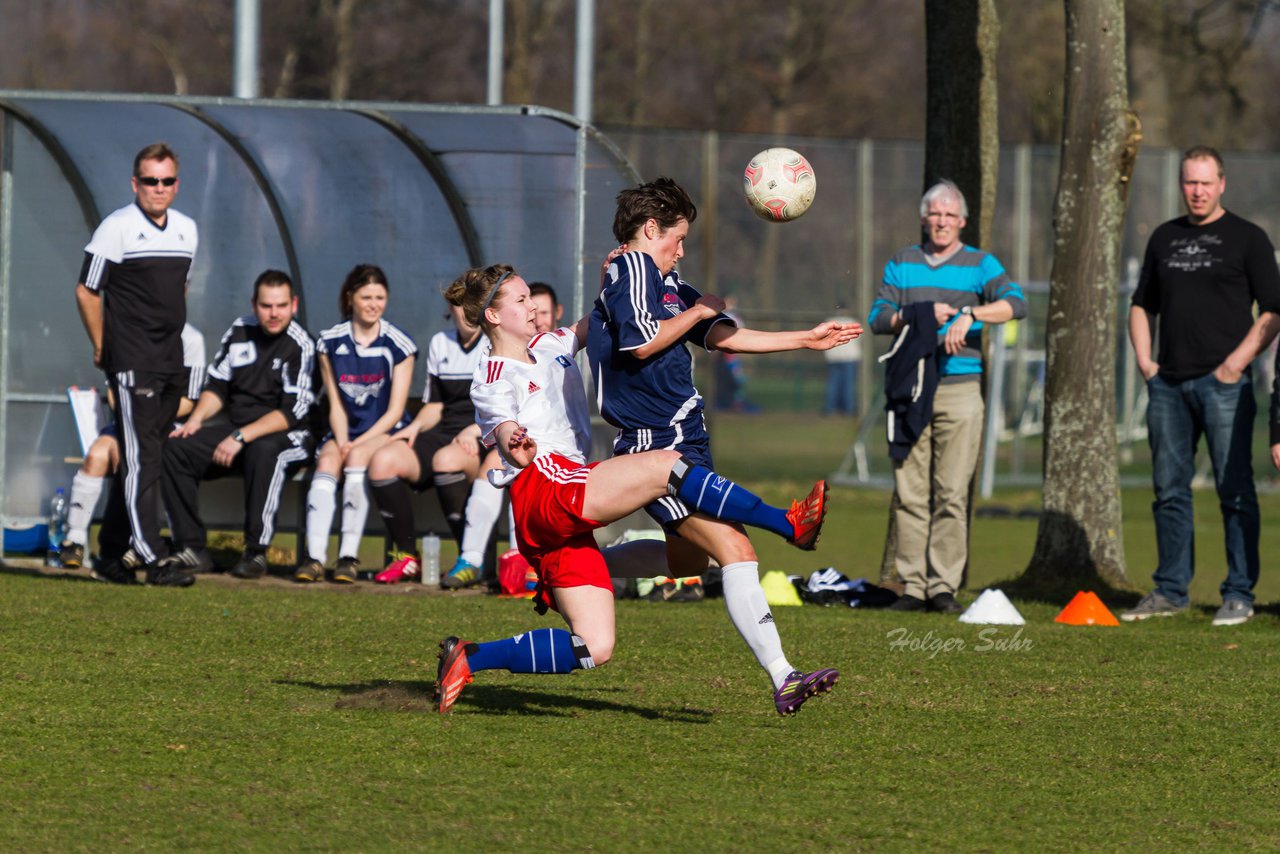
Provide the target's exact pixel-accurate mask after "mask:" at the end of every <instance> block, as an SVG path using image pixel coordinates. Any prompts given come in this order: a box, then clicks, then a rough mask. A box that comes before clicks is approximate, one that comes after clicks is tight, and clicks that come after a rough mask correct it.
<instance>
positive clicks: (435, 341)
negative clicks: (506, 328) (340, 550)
mask: <svg viewBox="0 0 1280 854" xmlns="http://www.w3.org/2000/svg"><path fill="white" fill-rule="evenodd" d="M444 297H445V300H446V301H447V302H448V303H449V312H450V316H451V318H452V319H453V328H452V329H446V330H444V331H442V332H437V333H436V334H435V335H434V336H432V338H431V341H430V343H429V344H428V345H427V382H426V389H425V390H424V391H423V394H422V403H423V405H422V408H421V409H420V410H418V414H417V415H416V416H414V419H413V420H412V421H411V422H409V424H408V425H407V426H405V427H403V428H402V429H400V430H397V431H396V432H395V433H393V434H392V436H391V438H392V440H393V441H391V442H388V443H387V444H385V445H383V446H382V447H381V448H379V449H378V451H377V452H376V453H375V454H374V455H373V457H372V459H370V460H369V486H370V488H371V491H372V493H373V499H374V501H375V502H376V503H377V505H378V512H379V513H380V514H381V516H382V519H383V523H384V524H385V525H386V526H387V535H388V536H389V537H390V539H391V544H392V552H391V554H390V555H388V565H387V568H386V569H384V570H383V571H382V572H380V573H378V574H377V575H376V576H375V577H374V580H375V581H377V582H379V583H381V584H396V583H398V582H400V581H403V580H406V579H411V578H417V577H418V572H419V569H420V563H419V560H418V550H417V545H416V543H415V542H414V522H413V503H412V492H411V490H413V489H418V490H422V489H429V488H431V487H433V486H434V487H435V490H436V494H437V495H438V496H439V498H440V507H441V509H443V510H444V515H445V519H446V520H447V521H448V523H449V526H450V529H451V531H452V533H453V536H454V538H455V539H456V540H458V541H459V542H460V541H461V540H462V538H463V534H464V533H465V531H464V515H465V512H466V507H467V499H468V497H469V496H470V494H471V482H472V480H474V479H475V476H476V473H477V471H478V468H479V460H480V459H481V458H482V457H483V456H484V454H485V451H484V449H483V447H482V446H481V444H480V431H479V429H478V428H477V427H476V423H475V421H476V410H475V407H474V406H473V405H472V404H471V375H472V373H473V372H474V371H475V368H476V365H478V364H479V363H480V359H481V358H482V357H483V355H484V354H485V352H487V351H488V349H489V339H487V338H485V337H484V334H483V333H482V332H481V331H480V329H479V328H478V327H476V326H473V325H471V324H470V323H468V322H467V319H466V317H465V316H464V315H463V313H462V307H461V306H462V288H461V286H460V285H458V283H457V282H454V283H453V284H452V285H450V286H449V287H448V288H447V289H446V290H445V293H444ZM451 446H457V447H458V448H459V449H461V448H462V447H463V446H469V448H468V449H467V450H466V451H463V452H462V453H461V454H458V455H456V456H454V455H453V454H451V453H450V451H452V450H454V448H453V447H451ZM445 449H449V451H445ZM442 451H445V453H444V454H443V455H442V454H441V452H442ZM463 458H465V459H469V460H474V461H476V462H475V463H474V464H473V467H472V468H471V469H470V471H468V470H467V469H466V468H459V467H457V466H458V465H460V463H459V462H458V461H459V459H463Z"/></svg>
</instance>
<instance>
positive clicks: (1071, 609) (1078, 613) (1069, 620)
mask: <svg viewBox="0 0 1280 854" xmlns="http://www.w3.org/2000/svg"><path fill="white" fill-rule="evenodd" d="M1053 621H1054V622H1055V623H1065V624H1066V625H1068V626H1118V625H1120V623H1118V622H1116V618H1115V615H1114V614H1112V613H1111V612H1110V611H1108V610H1107V606H1106V605H1103V604H1102V600H1101V599H1099V598H1098V595H1097V594H1096V593H1094V592H1093V591H1092V590H1081V591H1080V592H1079V593H1077V594H1076V595H1075V596H1073V597H1072V598H1071V601H1070V602H1068V603H1067V607H1065V608H1063V609H1062V613H1060V614H1058V616H1056V617H1054V618H1053Z"/></svg>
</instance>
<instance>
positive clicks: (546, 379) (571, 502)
mask: <svg viewBox="0 0 1280 854" xmlns="http://www.w3.org/2000/svg"><path fill="white" fill-rule="evenodd" d="M460 281H462V282H464V283H465V286H466V296H465V299H464V300H463V306H464V309H465V311H466V313H467V319H468V321H469V322H471V323H476V324H479V325H480V326H481V327H482V328H483V329H484V331H485V333H486V334H487V335H488V336H489V339H490V341H491V342H492V351H491V353H490V355H489V356H488V357H487V358H486V359H484V360H483V361H482V363H481V365H480V366H479V368H477V370H476V375H475V379H474V380H473V382H472V391H471V397H472V401H473V402H474V403H475V405H476V418H477V420H478V422H479V424H480V429H481V432H482V435H483V437H484V441H485V442H486V444H492V445H494V446H495V447H497V448H498V449H499V451H500V452H501V453H502V456H503V458H504V461H505V466H504V468H503V470H502V471H501V472H495V473H494V474H493V475H491V478H492V479H493V481H494V482H495V483H497V484H503V485H506V486H507V487H508V488H509V489H510V490H511V500H512V503H513V505H514V506H515V515H516V523H517V526H518V528H519V542H520V551H521V553H522V554H523V555H524V556H525V558H526V559H528V561H529V562H530V564H531V565H532V566H533V567H534V568H535V570H536V571H537V573H538V592H537V595H536V597H535V601H536V604H537V607H538V610H539V612H540V613H544V612H545V611H546V609H547V608H548V607H552V608H555V609H556V610H557V611H559V612H560V614H561V615H562V616H563V617H564V619H565V622H567V623H568V624H569V630H568V631H565V630H564V629H539V630H536V631H532V632H524V633H521V634H520V635H517V636H515V637H512V638H507V639H504V640H498V641H491V642H488V643H482V644H475V643H470V642H468V641H465V640H462V639H460V638H457V637H449V638H446V639H445V640H444V641H442V642H441V644H440V646H441V652H440V664H439V669H438V672H437V679H436V698H437V704H438V708H439V710H440V711H441V712H446V711H448V710H449V709H450V708H451V707H452V705H453V703H454V702H455V701H456V700H457V698H458V695H459V693H460V692H461V690H462V688H463V686H464V685H466V684H467V683H468V682H470V681H471V678H472V673H474V672H475V671H478V670H491V669H506V670H509V671H511V672H513V673H568V672H571V671H572V670H576V669H579V668H581V669H590V668H592V667H595V666H596V665H597V664H603V663H604V662H606V661H608V660H609V658H610V657H611V656H612V654H613V646H614V640H615V626H614V612H613V585H612V583H611V581H610V579H609V571H608V569H607V568H606V566H605V561H604V558H603V556H602V554H601V552H600V549H599V547H598V546H597V545H596V542H595V539H594V537H593V536H592V531H593V530H595V529H596V528H599V527H602V526H604V525H607V524H609V523H610V522H613V521H616V520H617V519H621V518H623V517H624V516H626V515H628V514H630V513H632V512H634V511H636V510H638V509H639V508H640V507H643V506H644V505H645V504H647V503H649V502H651V501H654V500H656V499H658V498H660V497H662V496H663V495H668V494H670V495H676V496H679V497H680V498H681V500H683V501H686V502H688V503H689V504H690V505H691V506H693V507H695V508H696V509H698V510H700V511H702V512H704V513H707V514H709V515H711V516H713V517H715V518H724V519H731V520H734V521H738V522H743V523H746V524H751V525H755V526H758V527H763V528H765V529H767V530H772V531H774V532H775V533H778V534H779V535H780V536H783V537H785V538H786V539H788V540H789V541H791V542H793V543H795V544H796V545H797V546H799V547H801V548H812V547H813V544H814V543H815V542H816V541H817V537H818V534H819V532H820V530H821V525H822V520H823V518H824V516H825V512H826V508H825V500H826V484H825V483H824V482H821V481H820V482H819V483H818V484H817V485H816V486H815V487H814V489H813V491H812V492H811V493H810V494H809V496H808V498H806V499H805V500H804V501H803V502H793V503H792V507H791V510H789V511H783V510H781V509H780V508H776V507H770V506H768V505H766V504H764V502H762V501H761V500H760V499H759V498H758V497H756V496H754V495H752V494H751V493H749V492H748V491H747V490H745V489H743V488H742V487H740V486H738V485H737V484H735V483H733V482H731V481H729V480H727V479H725V478H723V477H720V476H719V475H717V474H715V473H714V472H712V471H711V470H709V469H707V468H706V467H704V466H699V465H695V464H693V463H692V462H691V461H689V460H688V459H687V458H685V457H683V456H682V455H681V454H680V453H679V452H677V451H652V452H646V453H636V454H629V455H625V456H618V457H613V458H612V459H609V460H605V461H604V462H600V463H587V462H586V458H587V453H588V449H589V445H590V421H589V415H588V408H587V401H586V396H585V394H584V393H583V385H582V377H581V375H580V373H579V371H578V366H577V363H576V362H575V361H574V358H573V357H574V355H575V354H576V353H577V351H578V349H579V348H580V347H581V346H582V345H583V343H584V342H585V341H586V336H587V324H586V322H585V319H584V320H581V321H579V322H578V323H576V324H574V325H573V326H572V327H568V328H562V329H558V330H556V331H554V332H551V333H543V334H536V335H535V315H536V308H535V306H534V303H533V301H532V300H531V298H530V295H529V287H528V285H527V284H526V283H525V282H524V280H523V279H521V278H520V277H519V276H517V275H516V274H515V271H514V270H513V269H512V268H511V267H509V266H507V265H494V266H491V267H487V268H484V269H478V270H471V271H469V272H468V273H467V274H466V275H464V276H463V277H462V279H461V280H460ZM812 675H813V676H814V677H815V678H813V679H808V680H804V683H803V684H804V686H805V687H804V692H803V696H797V697H792V698H788V702H787V703H786V705H785V707H784V704H783V703H782V702H781V701H779V702H778V706H777V707H778V711H779V712H780V713H783V714H790V713H791V712H794V711H795V710H796V709H797V708H799V706H800V704H801V703H802V702H803V701H804V700H805V699H808V697H810V696H813V695H814V694H816V693H820V692H823V691H826V690H829V689H830V688H831V686H832V685H834V684H835V681H836V679H838V678H839V674H838V673H836V672H835V671H834V670H822V671H817V672H816V673H815V674H812ZM775 699H776V698H775Z"/></svg>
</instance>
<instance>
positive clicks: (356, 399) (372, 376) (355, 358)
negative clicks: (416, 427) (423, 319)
mask: <svg viewBox="0 0 1280 854" xmlns="http://www.w3.org/2000/svg"><path fill="white" fill-rule="evenodd" d="M389 290H390V288H389V286H388V285H387V276H386V274H385V273H384V272H383V271H382V269H381V268H379V267H375V266H374V265H372V264H359V265H357V266H356V267H355V268H354V269H352V270H351V272H350V273H348V274H347V278H346V279H345V280H344V281H343V283H342V287H341V288H340V289H339V292H338V309H339V311H340V312H341V313H342V316H343V317H344V318H346V319H345V320H343V322H342V323H339V324H338V325H337V326H334V327H331V328H329V329H326V330H325V331H324V332H322V333H320V338H319V340H318V341H317V342H316V353H317V360H318V361H319V363H320V374H321V377H322V378H323V382H324V390H325V395H326V396H327V397H328V400H329V431H330V432H329V435H328V436H327V437H325V439H324V440H323V441H322V442H321V444H320V450H319V451H318V452H317V454H316V471H315V475H314V476H313V477H312V479H311V488H310V490H308V492H307V554H306V556H305V558H303V560H302V561H301V562H300V563H299V564H298V568H297V570H296V571H295V572H294V574H293V578H294V580H295V581H302V582H309V581H318V580H320V579H321V578H323V577H324V565H325V562H326V560H327V559H328V549H329V528H330V526H331V525H332V524H333V516H334V511H335V505H336V503H337V501H336V498H337V492H338V481H339V480H341V481H342V528H341V530H342V536H341V539H340V540H339V542H338V564H337V566H336V567H335V568H334V570H333V580H334V581H335V582H338V583H345V584H350V583H352V582H354V581H355V580H356V578H357V576H358V575H359V572H360V560H359V557H358V556H359V552H360V540H361V538H362V537H363V536H364V523H365V520H366V519H367V518H368V516H369V498H368V493H367V492H366V491H365V475H366V473H367V471H368V468H369V460H370V459H371V458H372V457H373V455H374V453H375V452H377V450H378V449H379V448H381V447H383V446H384V445H386V444H387V443H388V442H390V441H391V433H392V432H393V431H395V430H399V429H400V428H402V427H404V426H405V425H406V424H408V423H409V417H408V415H407V414H406V412H405V404H406V403H408V400H409V385H410V383H411V382H412V381H413V362H414V357H415V354H417V352H418V347H417V345H416V344H414V343H413V339H412V338H410V337H409V336H408V335H406V334H405V333H404V332H401V331H400V330H399V329H398V328H397V327H396V326H395V325H393V324H392V323H391V322H390V321H388V320H386V319H385V318H384V317H383V314H384V313H385V312H386V309H387V297H388V295H389Z"/></svg>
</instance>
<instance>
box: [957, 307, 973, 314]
mask: <svg viewBox="0 0 1280 854" xmlns="http://www.w3.org/2000/svg"><path fill="white" fill-rule="evenodd" d="M960 313H961V314H967V315H968V316H969V317H973V306H971V305H966V306H964V307H963V308H961V309H960Z"/></svg>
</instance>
